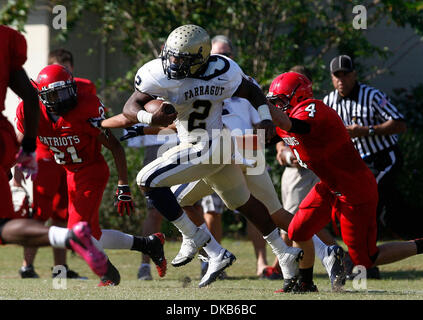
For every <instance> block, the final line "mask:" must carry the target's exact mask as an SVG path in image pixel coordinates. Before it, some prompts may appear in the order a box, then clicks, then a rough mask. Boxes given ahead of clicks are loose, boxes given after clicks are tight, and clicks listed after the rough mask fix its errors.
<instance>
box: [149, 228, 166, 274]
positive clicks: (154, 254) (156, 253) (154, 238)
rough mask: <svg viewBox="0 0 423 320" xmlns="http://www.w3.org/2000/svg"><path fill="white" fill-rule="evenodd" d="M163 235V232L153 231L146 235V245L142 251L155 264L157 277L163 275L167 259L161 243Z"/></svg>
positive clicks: (163, 240) (163, 239)
mask: <svg viewBox="0 0 423 320" xmlns="http://www.w3.org/2000/svg"><path fill="white" fill-rule="evenodd" d="M164 242H165V235H164V234H163V233H160V232H158V233H155V234H152V235H151V236H149V237H147V245H146V249H145V250H144V253H146V254H148V255H149V256H150V258H151V260H153V262H154V263H155V265H156V268H157V272H158V274H159V277H164V276H165V275H166V270H167V261H166V257H165V255H164V250H163V245H164Z"/></svg>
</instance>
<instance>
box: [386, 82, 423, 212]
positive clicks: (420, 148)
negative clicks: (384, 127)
mask: <svg viewBox="0 0 423 320" xmlns="http://www.w3.org/2000/svg"><path fill="white" fill-rule="evenodd" d="M392 102H393V103H394V104H395V105H396V106H397V107H398V109H399V110H400V111H401V112H402V114H403V115H404V116H405V119H406V121H407V126H408V129H407V131H406V132H405V133H403V134H402V135H401V136H400V139H399V145H400V148H401V151H402V153H403V156H404V165H403V168H402V170H401V174H400V175H399V179H398V184H399V189H400V191H401V192H402V193H403V196H404V197H405V198H406V200H407V202H408V203H409V204H410V205H411V206H412V207H414V208H423V194H422V192H421V190H423V83H422V84H419V85H417V86H415V87H413V88H410V89H403V88H401V89H396V90H394V96H393V97H392Z"/></svg>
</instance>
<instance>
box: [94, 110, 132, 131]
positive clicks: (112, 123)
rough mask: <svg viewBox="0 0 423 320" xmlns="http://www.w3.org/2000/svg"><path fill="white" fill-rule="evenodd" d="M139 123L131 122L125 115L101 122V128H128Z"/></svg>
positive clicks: (121, 114)
mask: <svg viewBox="0 0 423 320" xmlns="http://www.w3.org/2000/svg"><path fill="white" fill-rule="evenodd" d="M136 123H138V121H136V122H133V121H131V120H129V119H128V118H127V117H125V115H124V114H123V113H120V114H118V115H115V116H113V117H110V118H107V119H104V120H101V124H100V125H101V128H127V127H130V126H133V125H134V124H136Z"/></svg>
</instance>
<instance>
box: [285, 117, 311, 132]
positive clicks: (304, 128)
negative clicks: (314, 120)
mask: <svg viewBox="0 0 423 320" xmlns="http://www.w3.org/2000/svg"><path fill="white" fill-rule="evenodd" d="M289 120H291V123H292V127H291V129H290V130H289V132H292V133H298V134H307V133H310V130H311V127H310V124H309V123H307V122H305V121H303V120H299V119H295V118H289Z"/></svg>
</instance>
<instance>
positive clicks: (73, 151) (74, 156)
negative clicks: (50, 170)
mask: <svg viewBox="0 0 423 320" xmlns="http://www.w3.org/2000/svg"><path fill="white" fill-rule="evenodd" d="M50 149H51V151H53V152H54V160H56V162H57V163H58V164H66V161H64V160H63V159H64V158H65V153H64V152H63V151H60V150H59V149H57V148H56V147H52V146H50ZM66 151H67V152H68V153H69V154H70V156H71V159H72V163H81V162H82V159H81V158H79V157H78V154H77V153H76V149H75V147H73V146H71V147H67V148H66Z"/></svg>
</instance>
